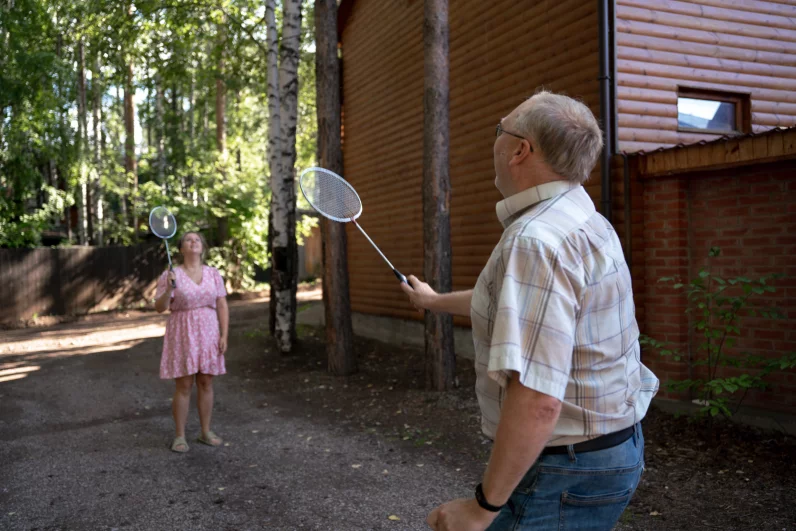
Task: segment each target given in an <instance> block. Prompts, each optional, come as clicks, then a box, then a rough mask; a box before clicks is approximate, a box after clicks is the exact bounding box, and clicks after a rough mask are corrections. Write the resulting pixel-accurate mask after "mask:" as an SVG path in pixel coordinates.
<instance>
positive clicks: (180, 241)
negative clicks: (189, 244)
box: [177, 230, 207, 264]
mask: <svg viewBox="0 0 796 531" xmlns="http://www.w3.org/2000/svg"><path fill="white" fill-rule="evenodd" d="M189 234H196V235H197V236H199V240H200V241H201V242H202V255H201V256H200V257H199V259H200V260H201V261H202V263H203V264H204V263H205V255H207V241H205V237H204V236H202V233H201V232H197V231H195V230H191V231H188V232H186V233H185V234H183V235H182V236H180V240H179V241H178V242H177V250H178V251H180V263H183V262H184V261H185V259H184V257H183V255H182V244H183V242H184V241H185V237H186V236H188V235H189Z"/></svg>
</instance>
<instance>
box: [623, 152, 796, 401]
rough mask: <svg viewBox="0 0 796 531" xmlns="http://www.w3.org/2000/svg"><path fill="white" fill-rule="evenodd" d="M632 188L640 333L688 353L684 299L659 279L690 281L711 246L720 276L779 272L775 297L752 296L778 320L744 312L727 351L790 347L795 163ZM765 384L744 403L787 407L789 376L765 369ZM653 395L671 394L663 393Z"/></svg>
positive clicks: (795, 258)
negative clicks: (639, 194) (717, 252)
mask: <svg viewBox="0 0 796 531" xmlns="http://www.w3.org/2000/svg"><path fill="white" fill-rule="evenodd" d="M640 184H641V186H642V187H643V203H642V206H641V208H640V209H639V208H638V207H637V206H636V205H637V204H638V203H634V209H633V210H634V213H635V212H636V211H638V210H641V211H642V212H643V214H642V215H640V216H639V218H641V219H640V220H638V218H636V220H634V224H633V236H634V241H641V242H643V250H644V252H643V255H642V256H643V258H642V259H641V260H636V261H634V267H633V269H634V271H633V273H634V278H635V279H642V280H643V281H642V282H637V283H636V285H635V288H636V290H637V305H641V306H643V308H641V310H642V311H640V312H639V314H640V315H641V316H642V318H641V319H640V325H641V328H642V332H643V333H646V334H648V335H650V336H652V337H654V338H656V339H658V340H663V341H670V342H673V343H675V344H677V345H679V346H681V347H682V348H683V349H685V350H688V349H689V348H690V349H691V350H692V351H694V352H695V351H696V347H697V345H698V344H699V343H700V342H701V336H698V335H695V334H694V333H693V332H691V331H690V329H691V327H690V326H689V321H688V316H687V315H686V313H685V308H686V300H685V297H684V296H682V295H678V293H679V292H676V291H674V290H673V289H672V288H671V287H670V286H667V285H666V284H662V283H659V282H658V279H659V278H661V277H665V276H674V275H679V276H681V277H683V278H689V279H690V278H693V276H694V275H696V274H697V273H698V272H699V270H700V269H701V268H702V267H705V266H706V265H707V262H708V260H707V256H708V251H709V249H710V248H711V247H714V246H715V247H720V248H721V256H720V257H718V258H714V259H712V260H711V263H712V267H713V271H714V272H716V273H718V274H720V275H721V276H724V277H727V276H737V275H744V276H747V277H750V278H759V277H760V276H763V275H767V274H770V273H783V274H785V275H787V276H788V278H784V279H780V280H778V281H777V282H776V284H774V285H775V287H776V288H777V292H776V293H774V294H768V295H767V296H766V298H765V299H762V298H761V299H758V300H759V301H760V302H762V303H763V304H764V305H768V306H772V305H776V306H778V307H779V308H781V309H782V310H784V312H785V314H786V315H787V319H785V320H781V321H772V320H768V319H764V318H762V317H758V318H751V317H750V318H745V319H744V320H743V321H742V323H741V325H740V328H741V333H742V335H741V337H740V338H739V340H738V345H737V347H736V350H737V351H748V352H753V353H755V354H759V355H763V356H769V357H774V356H776V357H778V356H779V355H781V354H782V353H784V352H788V351H796V326H794V325H796V163H794V162H793V161H788V162H781V163H776V164H765V165H753V166H745V167H741V168H732V169H725V170H719V171H715V172H710V173H689V174H682V175H674V176H667V177H656V178H651V179H647V180H643V181H641V183H640ZM634 200H635V198H634ZM638 221H640V222H638ZM635 251H636V249H634V253H633V254H634V255H635V254H636V252H635ZM644 362H645V364H647V365H648V366H649V367H650V368H651V369H652V370H653V371H654V372H655V373H656V374H657V375H658V377H659V378H660V379H661V382H662V383H663V382H665V381H666V380H667V379H669V378H678V379H679V378H685V377H688V376H689V369H688V367H687V365H686V364H684V363H677V362H674V361H672V360H670V359H661V358H660V357H659V356H658V355H657V354H655V353H651V352H650V353H645V358H644ZM732 371H733V370H728V371H726V372H725V373H724V374H733V372H732ZM735 372H740V371H735ZM700 374H701V373H700V370H699V368H694V369H691V372H690V375H691V376H694V377H699V376H700ZM770 381H771V382H772V383H773V384H774V385H775V390H774V391H773V392H770V391H769V392H765V393H762V392H750V393H749V395H748V397H747V399H746V401H745V402H744V403H745V404H746V405H753V406H761V407H766V408H768V409H772V410H780V411H791V412H793V411H796V372H794V371H790V372H788V373H780V374H775V375H772V376H771V378H770ZM661 396H669V397H674V396H673V395H671V394H669V393H666V392H665V391H664V390H662V395H661ZM680 398H684V397H680Z"/></svg>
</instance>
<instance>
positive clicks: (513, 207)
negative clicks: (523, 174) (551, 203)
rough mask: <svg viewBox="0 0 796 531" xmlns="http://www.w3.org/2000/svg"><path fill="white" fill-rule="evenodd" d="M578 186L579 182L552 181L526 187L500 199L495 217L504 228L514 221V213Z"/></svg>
mask: <svg viewBox="0 0 796 531" xmlns="http://www.w3.org/2000/svg"><path fill="white" fill-rule="evenodd" d="M579 186H580V184H578V183H573V182H571V181H552V182H549V183H544V184H540V185H539V186H534V187H533V188H528V189H526V190H523V191H522V192H519V193H517V194H514V195H512V196H511V197H507V198H506V199H504V200H503V201H500V202H499V203H498V204H497V205H496V206H495V210H496V211H497V217H498V219H499V220H500V223H501V224H502V225H503V228H506V227H508V226H509V225H511V222H512V221H514V219H513V218H514V216H515V214H517V213H518V212H521V211H523V210H525V209H527V208H529V207H531V206H533V205H535V204H536V203H540V202H542V201H544V200H546V199H550V198H552V197H555V196H557V195H561V194H563V193H566V192H569V191H570V190H573V189H575V188H577V187H579Z"/></svg>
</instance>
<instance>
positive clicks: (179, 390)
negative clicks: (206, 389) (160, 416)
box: [171, 375, 193, 437]
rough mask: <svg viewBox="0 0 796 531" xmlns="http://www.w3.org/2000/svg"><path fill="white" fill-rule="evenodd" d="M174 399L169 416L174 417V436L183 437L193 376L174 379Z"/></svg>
mask: <svg viewBox="0 0 796 531" xmlns="http://www.w3.org/2000/svg"><path fill="white" fill-rule="evenodd" d="M174 382H175V384H176V385H175V388H174V398H173V399H172V401H171V414H172V415H173V416H174V427H175V435H176V436H177V437H185V423H186V422H187V421H188V407H189V406H190V404H191V387H192V386H193V375H191V376H183V377H181V378H175V379H174Z"/></svg>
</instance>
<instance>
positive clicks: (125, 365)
mask: <svg viewBox="0 0 796 531" xmlns="http://www.w3.org/2000/svg"><path fill="white" fill-rule="evenodd" d="M231 313H232V318H231V326H232V327H231V330H230V350H229V354H228V356H227V369H228V374H227V375H225V376H223V377H220V378H218V379H217V380H216V410H215V420H214V429H215V431H216V432H217V433H219V434H220V435H222V436H223V437H224V438H225V439H226V441H227V444H228V445H226V446H223V447H220V448H210V447H207V446H203V445H201V444H199V443H197V442H195V441H193V438H194V437H195V435H196V432H197V431H198V419H197V417H196V413H195V411H192V412H191V418H190V420H189V426H188V432H189V434H193V436H194V437H189V443H190V444H191V450H190V452H188V453H187V454H185V455H179V454H174V453H172V452H170V451H168V449H167V446H168V444H169V443H170V441H171V437H172V430H173V425H172V420H171V412H170V397H171V392H172V383H171V382H170V381H161V380H159V379H158V368H159V360H160V349H161V347H162V339H161V336H162V333H163V324H164V322H165V318H164V316H159V315H156V314H152V313H146V312H138V313H133V312H131V313H128V314H125V315H127V317H123V316H119V315H117V316H114V315H106V316H103V317H93V318H91V319H90V320H89V321H85V322H76V323H71V324H63V325H58V326H57V327H51V328H45V329H29V330H27V331H24V330H16V331H13V337H10V338H9V339H11V341H9V342H6V341H5V338H6V336H4V337H3V343H2V344H0V349H1V350H0V441H2V445H0V462H2V468H0V507H2V509H0V511H2V512H0V528H2V529H10V530H17V529H19V530H22V529H26V530H28V529H120V530H121V529H142V530H153V529H169V530H171V529H175V530H176V529H191V530H203V529H208V530H210V529H213V530H217V529H229V530H232V529H234V530H247V529H279V530H282V529H284V530H289V529H318V530H361V529H426V526H425V523H424V520H425V517H426V515H427V513H428V512H429V511H430V510H431V509H432V508H433V507H434V506H436V505H437V504H439V503H441V502H443V501H447V500H449V499H452V498H455V497H461V496H470V494H471V492H472V487H473V486H474V485H475V483H476V482H477V481H478V479H479V478H480V476H481V474H482V472H483V468H484V464H485V462H486V460H487V458H488V453H489V449H490V445H489V444H488V442H487V441H485V440H484V439H483V437H481V435H480V434H479V428H478V424H479V423H478V407H477V403H476V401H475V397H474V393H473V384H474V378H473V372H472V365H471V364H470V363H469V362H466V361H460V363H459V367H458V368H457V374H458V378H459V382H460V387H459V388H458V389H455V390H453V391H451V392H448V393H433V392H428V391H425V390H423V389H422V383H423V379H422V366H423V363H422V355H423V353H422V349H417V348H401V347H395V346H391V345H385V344H383V343H378V342H375V341H369V340H362V339H357V340H356V343H355V353H356V355H357V359H358V362H359V368H360V372H359V373H358V374H357V375H354V376H351V377H348V378H336V377H332V376H330V375H329V374H327V372H326V370H325V354H324V348H323V343H322V340H321V337H319V336H320V335H321V331H319V330H316V329H313V328H310V327H305V326H302V327H300V328H299V335H300V342H299V345H298V348H297V352H296V353H295V354H294V355H292V356H289V357H283V356H281V355H279V354H277V353H275V352H274V351H273V350H272V349H271V347H270V342H269V338H268V336H267V334H266V333H265V328H266V325H265V323H266V322H267V321H266V315H267V303H266V302H264V301H262V300H255V301H238V302H233V303H231ZM645 432H646V433H645V435H646V438H647V442H648V447H647V472H646V473H645V476H644V478H643V480H642V485H641V487H640V488H639V491H638V493H637V496H636V497H635V498H634V500H633V503H632V504H631V507H630V508H629V509H628V511H626V514H625V516H624V517H623V519H622V521H621V522H620V525H619V526H618V529H621V530H648V529H653V530H655V529H661V530H662V529H711V528H714V529H727V530H731V529H732V530H748V529H772V530H773V529H777V530H781V529H792V525H793V524H792V522H793V521H794V520H795V518H794V508H793V506H792V503H791V502H792V499H793V494H794V489H795V488H796V480H795V479H794V477H796V475H794V472H795V471H796V470H794V465H793V460H792V455H794V454H793V450H794V446H793V443H792V440H789V439H786V438H783V437H779V436H773V435H770V434H762V433H759V432H755V431H753V430H745V429H739V428H733V427H722V428H720V429H719V431H718V432H717V434H716V436H717V439H716V442H715V443H706V442H705V439H704V438H703V437H702V435H701V434H700V431H699V429H698V428H697V427H696V426H694V425H692V424H689V423H688V422H686V421H685V420H684V419H674V418H673V417H670V416H667V415H664V414H661V413H658V412H653V413H652V414H651V415H650V416H649V418H648V419H647V420H646V421H645ZM788 456H791V457H790V458H789V457H788ZM739 471H740V472H739ZM390 517H393V519H390ZM396 518H397V519H396Z"/></svg>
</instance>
